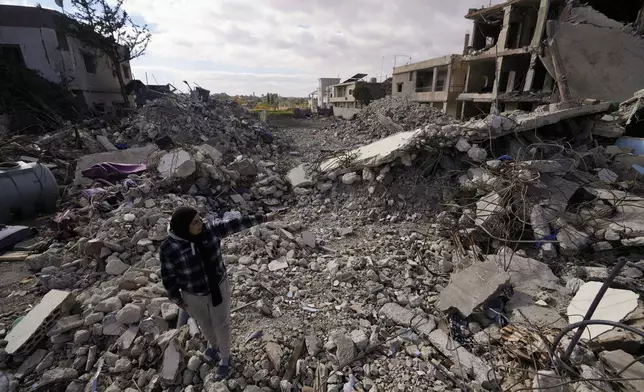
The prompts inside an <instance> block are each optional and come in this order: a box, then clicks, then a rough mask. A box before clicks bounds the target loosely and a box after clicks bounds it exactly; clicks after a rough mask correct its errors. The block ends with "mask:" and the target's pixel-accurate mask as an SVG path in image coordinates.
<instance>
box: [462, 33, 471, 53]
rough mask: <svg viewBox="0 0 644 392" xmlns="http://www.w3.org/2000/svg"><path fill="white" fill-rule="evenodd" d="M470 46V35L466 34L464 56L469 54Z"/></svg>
mask: <svg viewBox="0 0 644 392" xmlns="http://www.w3.org/2000/svg"><path fill="white" fill-rule="evenodd" d="M469 46H470V33H466V34H465V42H464V43H463V55H466V54H467V48H468V47H469Z"/></svg>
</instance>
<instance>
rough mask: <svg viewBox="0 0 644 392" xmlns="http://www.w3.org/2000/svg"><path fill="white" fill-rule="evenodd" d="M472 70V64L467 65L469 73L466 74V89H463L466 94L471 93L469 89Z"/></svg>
mask: <svg viewBox="0 0 644 392" xmlns="http://www.w3.org/2000/svg"><path fill="white" fill-rule="evenodd" d="M471 70H472V66H471V65H470V63H467V72H466V73H465V87H464V88H463V92H464V93H468V92H470V90H469V89H468V86H469V83H470V72H471Z"/></svg>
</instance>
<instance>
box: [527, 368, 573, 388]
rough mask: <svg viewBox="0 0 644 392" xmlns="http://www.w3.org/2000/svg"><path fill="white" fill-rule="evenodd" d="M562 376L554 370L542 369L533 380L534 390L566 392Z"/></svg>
mask: <svg viewBox="0 0 644 392" xmlns="http://www.w3.org/2000/svg"><path fill="white" fill-rule="evenodd" d="M562 382H563V380H562V378H561V376H559V375H557V373H555V372H554V371H553V370H540V371H539V372H538V373H537V375H536V376H534V379H533V380H532V390H533V391H535V392H565V391H564V387H563V385H559V384H561V383H562Z"/></svg>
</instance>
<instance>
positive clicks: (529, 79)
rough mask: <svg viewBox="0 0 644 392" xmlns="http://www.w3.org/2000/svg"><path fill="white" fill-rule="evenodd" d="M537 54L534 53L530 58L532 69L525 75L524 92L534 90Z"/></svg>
mask: <svg viewBox="0 0 644 392" xmlns="http://www.w3.org/2000/svg"><path fill="white" fill-rule="evenodd" d="M537 57H538V56H537V53H536V52H534V53H532V56H530V67H529V68H528V72H527V73H526V75H525V85H524V86H523V91H524V92H528V91H530V90H532V82H533V81H534V73H535V71H534V67H535V65H536V64H537Z"/></svg>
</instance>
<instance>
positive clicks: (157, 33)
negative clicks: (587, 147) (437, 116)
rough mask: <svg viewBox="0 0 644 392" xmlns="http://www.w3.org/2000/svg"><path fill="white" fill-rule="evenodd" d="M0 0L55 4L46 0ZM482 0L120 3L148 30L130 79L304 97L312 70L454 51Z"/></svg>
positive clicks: (366, 69) (312, 82)
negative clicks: (469, 15) (470, 14)
mask: <svg viewBox="0 0 644 392" xmlns="http://www.w3.org/2000/svg"><path fill="white" fill-rule="evenodd" d="M499 2H501V0H493V1H492V3H493V4H496V3H499ZM0 3H1V4H19V5H35V4H36V3H40V4H41V5H42V6H43V7H45V8H55V9H59V8H57V7H56V5H55V4H54V0H41V1H32V0H0ZM483 5H485V6H487V5H489V0H398V1H396V0H394V1H392V0H324V1H322V0H306V1H304V0H262V1H256V0H163V1H152V0H126V2H125V9H126V10H127V11H128V12H129V13H130V14H132V15H134V16H135V17H136V19H137V21H143V22H145V23H147V24H148V25H149V27H150V30H151V31H152V33H153V34H152V42H151V43H150V46H149V47H148V53H147V55H146V56H145V57H143V58H140V59H137V60H135V61H133V63H132V68H133V72H134V76H135V77H136V78H138V79H141V80H143V81H145V74H146V72H147V75H148V80H149V82H150V84H156V83H158V84H165V83H172V84H174V85H175V86H176V87H183V86H185V85H183V83H182V80H187V81H189V82H190V83H192V82H196V83H197V84H198V85H200V86H202V87H204V88H207V89H209V90H211V91H213V92H227V93H229V94H251V93H253V92H255V93H256V94H257V95H261V94H262V93H266V92H273V93H275V92H276V93H279V94H280V95H283V96H306V95H308V93H310V92H312V91H313V90H314V89H315V88H316V84H317V78H319V77H340V78H346V77H350V76H351V75H353V74H355V73H358V72H361V73H367V74H369V75H370V76H374V77H378V78H379V79H380V77H381V75H385V76H390V75H391V71H392V68H393V66H394V55H403V56H398V57H396V63H397V64H398V65H401V64H404V63H407V62H408V61H409V58H408V56H411V58H412V61H413V62H415V61H421V60H425V59H428V58H431V57H437V56H443V55H446V54H450V53H461V52H462V50H463V40H464V36H465V33H467V32H469V31H470V30H471V23H470V22H469V21H467V20H466V19H465V18H464V17H463V16H464V15H465V14H466V13H467V11H468V9H469V8H479V7H481V6H483ZM406 56H407V57H406ZM383 57H384V65H383ZM155 79H156V82H155Z"/></svg>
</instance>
